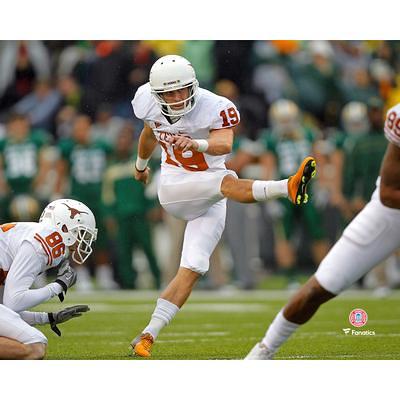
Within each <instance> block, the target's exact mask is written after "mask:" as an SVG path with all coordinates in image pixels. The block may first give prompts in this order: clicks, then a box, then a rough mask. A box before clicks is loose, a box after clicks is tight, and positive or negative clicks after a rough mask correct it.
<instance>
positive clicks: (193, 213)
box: [131, 56, 315, 357]
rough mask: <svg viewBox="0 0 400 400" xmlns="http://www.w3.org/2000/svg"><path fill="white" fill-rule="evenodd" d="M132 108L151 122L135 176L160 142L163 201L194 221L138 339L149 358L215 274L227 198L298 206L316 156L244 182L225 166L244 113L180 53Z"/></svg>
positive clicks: (160, 68) (144, 171) (163, 63)
mask: <svg viewBox="0 0 400 400" xmlns="http://www.w3.org/2000/svg"><path fill="white" fill-rule="evenodd" d="M132 105H133V109H134V112H135V114H136V116H137V117H138V118H140V119H142V120H143V121H144V128H143V131H142V133H141V135H140V138H139V148H138V159H137V160H136V171H135V178H136V179H137V180H139V181H142V182H144V183H147V181H148V179H149V168H147V162H148V159H149V158H150V156H151V154H152V153H153V151H154V149H155V147H156V145H157V144H158V143H159V144H160V145H161V148H162V150H163V152H162V161H161V177H160V184H159V188H158V197H159V200H160V203H161V205H162V206H163V208H164V209H165V210H166V211H167V212H168V213H170V214H172V215H174V216H175V217H177V218H180V219H183V220H186V221H188V223H187V226H186V230H185V236H184V243H183V250H182V258H181V263H180V268H179V269H178V272H177V275H176V276H175V278H174V279H173V280H172V281H171V282H170V284H169V285H168V286H167V288H166V289H165V290H164V292H163V293H162V294H161V296H160V298H159V299H158V301H157V306H156V308H155V310H154V313H153V315H152V318H151V321H150V323H149V324H148V326H147V327H145V328H144V330H143V331H142V333H141V334H140V335H138V336H137V337H136V338H135V339H134V340H133V341H132V343H131V345H132V348H133V350H134V353H135V354H137V355H139V356H142V357H149V356H150V350H151V347H152V344H153V342H154V340H155V338H156V337H157V335H158V334H159V332H160V330H161V329H162V328H163V327H164V326H166V325H167V324H168V323H169V322H170V321H171V320H172V318H173V317H174V316H175V314H176V313H177V312H178V310H179V309H180V308H181V307H182V305H183V304H184V303H185V301H186V300H187V298H188V297H189V295H190V293H191V291H192V288H193V286H194V285H195V283H196V282H197V280H198V279H199V278H200V277H201V276H202V275H204V274H205V273H206V272H207V271H208V268H209V258H210V255H211V253H212V252H213V250H214V248H215V246H216V245H217V243H218V241H219V240H220V238H221V235H222V232H223V230H224V227H225V215H226V199H227V198H229V199H232V200H236V201H238V202H242V203H252V202H256V201H265V200H268V199H275V198H278V197H287V198H289V200H290V201H292V202H293V203H295V204H298V205H300V204H302V203H305V202H306V201H307V193H306V187H307V184H308V182H309V181H310V179H311V178H312V177H313V176H314V175H315V160H314V159H313V158H312V157H307V158H306V159H305V160H304V161H303V162H302V164H301V166H300V167H299V170H298V171H297V173H296V174H295V175H293V176H292V177H290V178H289V179H284V180H281V181H252V180H245V179H238V178H237V176H236V174H235V173H234V172H233V171H229V170H227V169H226V167H225V157H226V155H227V154H229V153H230V152H231V150H232V142H233V129H234V127H235V126H236V125H238V124H239V120H240V116H239V112H238V110H237V109H236V107H235V105H234V104H233V103H232V102H231V101H229V100H228V99H226V98H224V97H221V96H217V95H215V94H214V93H211V92H209V91H208V90H204V89H201V88H199V87H198V81H197V79H196V74H195V71H194V69H193V67H192V66H191V64H190V63H189V61H188V60H186V59H185V58H183V57H180V56H165V57H162V58H160V59H159V60H157V61H156V62H155V63H154V65H153V67H152V69H151V71H150V82H149V83H147V84H145V85H143V86H141V87H140V88H139V89H138V91H137V92H136V94H135V97H134V99H133V101H132Z"/></svg>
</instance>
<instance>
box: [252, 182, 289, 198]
mask: <svg viewBox="0 0 400 400" xmlns="http://www.w3.org/2000/svg"><path fill="white" fill-rule="evenodd" d="M287 185H288V180H287V179H283V180H281V181H254V182H253V188H252V189H253V197H254V200H257V201H265V200H272V199H278V198H280V197H287V196H288V186H287Z"/></svg>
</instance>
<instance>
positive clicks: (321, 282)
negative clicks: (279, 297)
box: [246, 104, 400, 360]
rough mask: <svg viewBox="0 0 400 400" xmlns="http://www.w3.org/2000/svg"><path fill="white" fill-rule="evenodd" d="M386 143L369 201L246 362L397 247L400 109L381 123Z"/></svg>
mask: <svg viewBox="0 0 400 400" xmlns="http://www.w3.org/2000/svg"><path fill="white" fill-rule="evenodd" d="M384 130H385V135H386V137H387V139H388V140H389V142H390V143H389V145H388V148H387V150H386V154H385V157H384V159H383V162H382V166H381V176H380V178H378V180H377V188H376V190H375V192H374V193H373V195H372V198H371V201H370V202H369V203H368V204H367V205H366V206H365V208H364V209H363V210H362V211H361V212H360V213H359V214H358V215H357V217H356V218H354V220H353V221H352V222H351V223H350V225H349V226H348V227H347V228H346V229H345V230H344V232H343V235H342V237H341V238H340V239H339V240H338V242H337V243H336V244H335V245H334V246H333V247H332V249H331V250H330V252H329V253H328V255H327V256H326V257H325V259H324V260H323V261H322V262H321V264H320V266H319V268H318V270H317V272H316V273H315V275H314V276H312V277H311V278H310V279H309V280H308V282H307V283H306V284H305V285H304V286H303V287H302V288H300V289H299V291H298V292H297V293H296V294H295V295H294V296H293V298H292V299H291V300H290V301H289V303H288V304H287V305H286V306H285V307H284V308H283V309H282V310H281V311H280V312H279V313H278V315H277V316H276V317H275V319H274V321H273V322H272V324H271V325H270V326H269V328H268V330H267V332H266V334H265V336H264V338H263V339H262V340H261V342H259V343H257V344H256V345H255V346H254V347H253V349H252V350H251V351H250V353H249V354H248V355H247V356H246V359H247V360H269V359H272V358H273V355H274V353H275V352H276V351H277V350H278V349H279V347H280V346H281V345H282V344H283V343H284V342H285V341H286V340H287V339H288V338H289V337H290V336H291V335H292V334H293V333H294V332H295V331H296V330H297V329H298V328H299V327H300V326H301V325H302V324H304V323H306V322H307V321H308V320H309V319H310V318H311V317H312V316H313V315H314V314H315V312H316V311H317V310H318V307H319V306H320V305H321V304H323V303H325V302H326V301H328V300H330V299H332V298H333V297H335V296H337V295H338V294H339V293H340V292H342V291H343V290H345V289H347V288H348V287H350V286H351V285H353V284H354V283H355V282H357V281H358V280H359V279H360V278H361V277H362V276H364V275H365V274H366V273H368V272H369V271H370V270H371V269H372V268H373V267H375V266H376V265H378V264H379V263H380V262H382V261H384V260H385V259H386V258H388V257H389V256H390V255H391V254H392V253H393V252H394V251H395V250H396V249H398V248H399V246H400V104H398V105H397V106H395V107H393V108H392V109H390V110H389V112H388V113H387V117H386V122H385V127H384Z"/></svg>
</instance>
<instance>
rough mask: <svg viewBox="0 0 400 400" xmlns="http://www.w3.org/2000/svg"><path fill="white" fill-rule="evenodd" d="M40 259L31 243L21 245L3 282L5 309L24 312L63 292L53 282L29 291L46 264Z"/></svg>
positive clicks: (61, 288) (59, 286)
mask: <svg viewBox="0 0 400 400" xmlns="http://www.w3.org/2000/svg"><path fill="white" fill-rule="evenodd" d="M41 257H42V256H41V255H39V254H38V253H37V252H36V250H35V248H34V247H33V245H32V244H31V243H29V242H26V241H25V242H23V243H22V245H21V247H20V249H19V250H18V253H17V254H16V256H15V258H14V261H13V263H12V264H11V267H10V270H9V272H8V275H7V279H6V282H5V286H4V297H3V304H4V305H5V306H6V307H8V308H10V309H12V310H13V311H15V312H21V311H25V310H28V309H29V308H32V307H35V306H37V305H38V304H41V303H43V302H45V301H47V300H50V299H51V298H52V297H54V296H57V295H59V294H60V293H61V292H62V291H63V287H62V286H61V285H60V284H59V283H55V282H54V283H50V284H48V285H46V286H45V287H43V288H40V289H30V288H31V286H32V284H33V281H34V280H35V279H36V277H37V276H38V274H39V273H40V272H41V267H42V264H43V263H45V262H46V261H45V260H42V259H41Z"/></svg>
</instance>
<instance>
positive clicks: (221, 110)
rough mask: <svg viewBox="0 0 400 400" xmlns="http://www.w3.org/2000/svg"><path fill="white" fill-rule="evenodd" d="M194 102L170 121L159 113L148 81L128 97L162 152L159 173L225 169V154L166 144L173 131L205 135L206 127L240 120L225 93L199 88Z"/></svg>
mask: <svg viewBox="0 0 400 400" xmlns="http://www.w3.org/2000/svg"><path fill="white" fill-rule="evenodd" d="M196 96H197V98H196V101H197V103H196V106H195V107H194V108H193V109H192V110H191V111H190V112H189V113H187V114H185V115H184V116H182V117H181V118H180V119H179V120H178V121H177V122H175V123H170V122H169V121H168V120H167V118H166V117H165V116H164V115H163V114H162V113H161V109H160V106H159V105H158V104H157V103H156V101H155V99H154V97H153V95H152V94H151V91H150V84H149V83H146V84H144V85H142V86H141V87H140V88H139V89H138V90H137V92H136V94H135V97H134V99H133V100H132V107H133V111H134V113H135V115H136V117H137V118H139V119H141V120H143V121H144V122H145V123H146V124H147V125H149V126H150V128H151V129H152V130H153V132H154V135H155V136H156V138H157V140H158V142H159V143H160V145H161V147H162V149H163V152H162V159H161V173H162V174H165V173H190V172H199V171H207V170H208V171H210V172H212V171H217V170H225V169H226V167H225V158H226V155H221V156H212V155H209V154H206V153H200V152H197V151H186V152H182V151H180V150H178V149H175V148H174V147H173V146H172V145H171V144H170V139H171V138H172V137H173V136H175V135H179V136H181V135H183V136H186V137H189V138H191V139H207V138H208V136H209V133H210V131H212V130H218V129H227V128H233V127H234V126H236V125H238V124H239V122H240V115H239V112H238V110H237V109H236V107H235V105H234V104H233V103H232V102H231V101H230V100H228V99H227V98H225V97H222V96H218V95H216V94H214V93H212V92H210V91H208V90H205V89H202V88H199V89H198V93H197V95H196Z"/></svg>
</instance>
